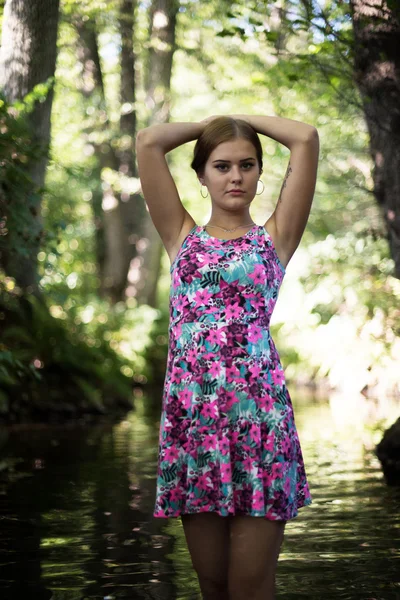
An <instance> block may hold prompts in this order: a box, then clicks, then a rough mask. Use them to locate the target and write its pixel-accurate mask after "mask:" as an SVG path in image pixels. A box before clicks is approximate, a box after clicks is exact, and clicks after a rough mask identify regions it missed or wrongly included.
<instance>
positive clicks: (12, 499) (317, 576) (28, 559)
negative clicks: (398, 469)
mask: <svg viewBox="0 0 400 600" xmlns="http://www.w3.org/2000/svg"><path fill="white" fill-rule="evenodd" d="M291 395H292V400H293V407H294V411H295V420H296V425H297V429H298V432H299V436H300V441H301V445H302V450H303V456H304V460H305V465H306V471H307V475H308V480H309V484H310V489H311V494H312V497H313V503H312V504H311V505H310V506H308V507H304V508H301V509H300V510H299V514H298V516H297V517H296V518H295V519H293V520H292V521H289V522H288V524H287V526H286V530H285V538H284V542H283V545H282V549H281V553H280V557H279V562H278V569H277V578H276V579H277V598H279V600H281V599H282V600H299V599H302V598H304V599H306V598H307V599H308V600H310V599H317V598H318V599H324V600H325V599H326V600H335V599H339V598H346V599H352V600H353V599H358V598H359V599H363V600H400V488H394V487H388V486H387V485H386V483H385V480H384V478H383V475H382V472H381V469H380V463H379V461H378V459H377V458H376V457H375V455H374V452H373V450H374V446H375V444H376V443H377V442H378V441H379V440H380V438H381V431H382V429H383V427H385V426H389V425H390V424H391V423H392V422H394V421H395V419H396V418H397V417H398V416H399V414H400V404H399V403H398V402H395V401H394V400H393V401H388V400H386V401H383V402H381V403H379V402H377V401H375V400H367V399H365V398H363V397H361V396H360V398H355V399H353V400H352V399H349V398H348V397H346V398H343V397H330V399H329V400H328V399H316V398H310V397H305V396H301V395H300V394H296V393H295V392H294V390H291ZM146 400H147V399H146V398H138V400H137V410H136V411H135V412H132V413H130V414H129V415H127V417H126V418H125V420H123V421H121V422H120V423H118V424H114V425H112V424H106V425H104V424H103V425H96V426H93V425H92V426H90V427H88V426H83V425H81V426H77V425H74V426H48V425H36V426H18V427H17V426H15V427H13V428H6V427H4V426H3V427H2V428H1V430H0V598H1V600H14V599H18V600H19V599H24V600H41V599H45V598H53V599H54V600H64V599H65V600H75V599H76V600H78V599H79V600H83V599H85V598H88V599H89V598H96V599H101V600H113V599H118V598H131V599H134V598H135V599H136V598H147V599H150V598H151V599H154V600H161V599H162V600H184V599H187V600H199V599H200V593H199V588H198V583H197V578H196V574H195V572H194V571H193V568H192V565H191V560H190V555H189V553H188V550H187V548H186V542H185V537H184V531H183V528H182V524H181V521H180V519H155V518H153V517H152V512H153V504H154V495H155V477H156V463H157V450H158V431H159V430H158V428H159V414H158V412H159V411H157V410H156V411H155V414H154V410H153V414H152V415H150V414H147V413H148V410H146V408H145V407H146V406H147V405H148V402H147V401H146ZM6 465H7V466H8V467H10V466H11V469H10V468H8V469H6V468H5V466H6Z"/></svg>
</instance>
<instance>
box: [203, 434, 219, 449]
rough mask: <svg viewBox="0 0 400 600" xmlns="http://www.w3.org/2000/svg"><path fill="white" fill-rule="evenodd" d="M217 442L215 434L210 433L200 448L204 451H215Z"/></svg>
mask: <svg viewBox="0 0 400 600" xmlns="http://www.w3.org/2000/svg"><path fill="white" fill-rule="evenodd" d="M217 442H218V438H217V434H216V433H212V434H210V435H207V436H206V438H205V440H204V442H203V443H202V446H203V448H204V449H205V450H215V448H216V447H217Z"/></svg>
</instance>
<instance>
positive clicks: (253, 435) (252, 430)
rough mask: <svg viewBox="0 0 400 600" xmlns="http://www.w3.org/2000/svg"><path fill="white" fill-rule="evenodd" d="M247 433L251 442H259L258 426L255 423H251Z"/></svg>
mask: <svg viewBox="0 0 400 600" xmlns="http://www.w3.org/2000/svg"><path fill="white" fill-rule="evenodd" d="M249 435H250V439H251V440H252V441H253V442H256V444H259V443H260V428H259V426H258V425H256V424H255V423H252V424H251V427H250V431H249Z"/></svg>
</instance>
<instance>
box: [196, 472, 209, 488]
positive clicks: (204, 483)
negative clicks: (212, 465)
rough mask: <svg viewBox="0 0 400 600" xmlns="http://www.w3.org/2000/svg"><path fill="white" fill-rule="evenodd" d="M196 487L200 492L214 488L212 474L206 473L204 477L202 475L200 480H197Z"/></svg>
mask: <svg viewBox="0 0 400 600" xmlns="http://www.w3.org/2000/svg"><path fill="white" fill-rule="evenodd" d="M196 487H197V488H198V489H199V490H206V489H207V488H208V487H209V488H212V487H213V484H212V482H211V479H210V474H209V473H206V474H204V475H200V476H199V478H198V480H197V485H196Z"/></svg>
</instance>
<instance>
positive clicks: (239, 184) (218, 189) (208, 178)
mask: <svg viewBox="0 0 400 600" xmlns="http://www.w3.org/2000/svg"><path fill="white" fill-rule="evenodd" d="M259 178H260V168H259V165H258V160H257V154H256V149H255V147H254V146H253V144H252V143H251V142H249V141H248V140H245V139H243V138H236V139H234V140H231V141H229V142H224V143H222V144H219V146H217V147H216V148H214V150H213V151H212V152H211V154H210V156H209V157H208V160H207V162H206V165H205V168H204V175H203V176H199V181H200V183H202V184H204V185H206V186H207V188H208V191H209V193H210V196H211V200H212V201H213V202H215V203H216V204H217V205H218V206H219V207H220V208H225V209H229V208H231V209H235V210H237V209H239V208H240V207H242V206H243V208H244V207H246V206H248V205H249V204H250V202H252V200H253V199H254V196H255V195H256V191H257V183H258V180H259ZM234 189H240V190H242V193H239V194H234V193H232V190H234Z"/></svg>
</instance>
